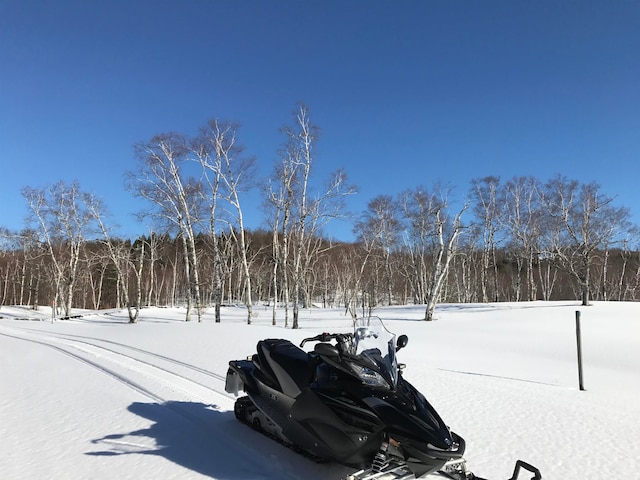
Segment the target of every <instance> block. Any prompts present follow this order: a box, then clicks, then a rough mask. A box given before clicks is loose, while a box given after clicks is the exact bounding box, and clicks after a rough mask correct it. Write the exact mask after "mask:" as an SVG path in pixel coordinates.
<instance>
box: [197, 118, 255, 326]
mask: <svg viewBox="0 0 640 480" xmlns="http://www.w3.org/2000/svg"><path fill="white" fill-rule="evenodd" d="M238 129H239V125H237V124H234V123H231V122H222V121H219V120H210V121H209V122H208V124H207V127H206V129H205V130H204V136H203V138H204V139H205V141H206V149H205V151H206V152H209V153H208V154H207V155H201V156H200V157H199V158H200V159H201V165H202V166H203V167H204V169H205V170H207V171H209V172H211V173H212V176H213V180H212V179H211V178H210V177H207V178H209V182H210V185H211V186H212V188H213V192H214V193H213V199H214V200H213V201H214V202H216V201H217V200H216V199H218V198H220V199H222V200H223V201H224V202H225V203H226V204H227V205H229V206H230V207H231V208H232V210H233V213H232V215H233V216H234V217H235V223H236V225H237V227H238V229H237V231H236V230H235V229H234V228H231V230H230V231H231V233H232V234H233V235H235V236H236V238H237V241H238V249H239V254H240V259H241V262H242V269H243V279H244V280H243V284H244V297H245V304H246V307H247V323H249V324H250V323H251V320H252V317H253V299H252V292H251V271H250V268H249V258H248V254H247V240H246V230H245V225H244V215H243V211H242V203H241V202H240V193H241V192H244V191H246V190H247V189H249V188H251V187H252V186H253V182H254V176H255V175H254V170H255V159H254V158H253V157H246V156H243V152H244V147H242V146H241V145H240V144H238V143H237V141H236V135H237V132H238ZM202 160H204V161H202ZM216 208H217V204H214V203H212V204H211V208H210V211H211V212H212V215H211V216H210V218H211V220H212V221H214V222H215V218H217V217H216ZM212 228H213V229H214V236H215V223H214V224H213V225H212ZM214 248H215V252H218V254H219V250H218V247H217V245H216V246H215V247H214ZM218 260H219V257H218ZM218 265H219V263H218ZM219 285H221V283H220V284H219Z"/></svg>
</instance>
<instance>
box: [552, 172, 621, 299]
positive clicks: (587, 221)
mask: <svg viewBox="0 0 640 480" xmlns="http://www.w3.org/2000/svg"><path fill="white" fill-rule="evenodd" d="M542 199H543V202H544V205H545V207H546V211H547V212H548V215H549V218H550V220H551V222H550V225H551V226H552V233H553V237H552V249H553V250H552V254H553V260H554V262H555V264H556V265H557V266H558V267H559V268H561V269H563V270H564V271H566V272H568V273H569V274H570V275H572V276H573V278H574V279H575V280H576V282H577V284H578V286H579V288H580V296H581V299H582V305H584V306H587V305H589V304H590V287H591V269H592V266H593V262H594V260H595V257H596V255H597V253H598V249H604V248H605V247H606V246H607V245H612V244H614V243H615V241H616V240H619V239H620V235H621V234H622V233H623V232H624V231H625V230H628V229H630V228H631V224H630V221H629V218H630V214H629V211H628V209H626V208H624V207H615V206H614V205H613V200H614V199H613V198H612V197H609V196H607V195H605V194H603V193H601V192H600V186H599V185H598V184H597V183H595V182H592V183H589V184H580V183H579V182H578V181H576V180H568V179H567V178H566V177H564V176H560V175H558V176H556V177H554V178H552V179H551V180H549V181H548V182H547V183H546V184H545V188H544V192H543V197H542Z"/></svg>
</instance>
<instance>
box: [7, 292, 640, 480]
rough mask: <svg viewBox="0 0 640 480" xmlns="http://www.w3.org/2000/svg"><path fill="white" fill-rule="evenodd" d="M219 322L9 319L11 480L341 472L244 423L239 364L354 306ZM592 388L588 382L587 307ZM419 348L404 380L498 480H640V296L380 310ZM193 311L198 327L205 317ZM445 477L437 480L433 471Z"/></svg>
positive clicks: (237, 312)
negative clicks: (289, 322) (623, 478)
mask: <svg viewBox="0 0 640 480" xmlns="http://www.w3.org/2000/svg"><path fill="white" fill-rule="evenodd" d="M257 310H258V315H257V318H256V319H255V320H254V322H253V324H252V325H250V326H249V325H246V318H245V316H246V312H245V310H244V309H243V308H239V307H226V308H224V309H223V312H222V323H219V324H216V323H215V322H214V321H213V317H212V314H210V313H207V314H206V315H205V317H204V320H203V322H202V323H198V322H197V321H195V320H194V321H192V322H189V323H187V322H184V321H183V320H184V310H183V309H179V308H175V309H170V308H166V309H161V308H149V309H144V310H142V312H141V315H140V321H139V323H138V324H136V325H130V324H128V323H127V316H126V312H125V311H99V312H92V311H76V312H75V313H78V314H80V315H81V316H80V317H79V318H76V319H72V320H56V321H51V318H50V315H51V313H50V311H48V310H47V309H44V308H43V309H41V310H40V311H37V312H34V311H32V310H29V309H28V308H24V307H7V306H4V307H2V308H0V317H1V318H0V451H1V452H2V462H0V478H3V479H22V478H51V479H79V478H92V479H110V478H122V479H128V478H131V479H158V478H163V479H168V478H180V479H200V478H213V479H220V480H240V479H243V480H244V479H296V478H304V479H310V480H315V479H317V480H320V479H328V478H341V477H342V476H343V475H345V474H346V473H347V471H348V470H346V469H345V468H343V467H341V466H338V465H332V464H316V463H313V462H311V461H309V460H307V459H305V458H303V457H301V456H299V455H297V454H295V453H293V452H292V451H290V450H288V449H286V448H284V447H282V446H280V445H278V444H276V443H275V442H273V441H272V440H269V439H268V438H266V437H263V436H262V435H260V434H258V433H256V432H253V431H252V430H251V429H249V428H247V427H246V426H244V425H241V424H240V423H239V422H237V421H236V420H235V418H234V415H233V403H234V397H233V396H231V395H229V394H227V393H226V392H225V391H224V378H225V374H226V371H227V363H228V361H229V360H231V359H238V358H245V357H246V356H247V355H248V354H250V353H252V351H253V350H254V348H255V344H256V342H257V341H258V340H259V339H262V338H274V337H282V338H288V339H290V340H292V341H293V342H294V343H299V342H300V340H301V339H302V338H304V337H308V336H311V335H315V334H316V333H319V332H323V331H344V332H346V331H349V330H350V325H351V321H350V319H349V318H348V317H345V316H344V314H343V311H341V310H323V309H316V308H314V309H311V310H306V311H302V312H301V320H300V324H301V329H299V330H291V329H285V328H284V327H283V326H282V320H280V325H279V326H271V312H270V310H267V308H266V307H264V310H262V307H258V309H257ZM576 311H580V312H581V323H582V335H583V338H582V347H583V359H584V383H585V388H586V391H580V390H579V389H578V372H577V353H576V335H575V312H576ZM374 314H375V315H378V316H380V317H381V318H382V319H383V320H384V321H385V324H386V325H387V327H388V328H389V329H390V330H392V331H394V332H395V333H397V334H402V333H404V334H407V335H408V336H409V344H408V345H407V347H406V348H405V349H404V350H402V351H401V352H400V353H399V360H400V361H401V362H403V363H405V364H406V365H407V367H406V369H405V371H404V375H405V377H406V378H407V379H408V380H409V381H410V382H411V383H413V384H414V385H415V386H416V387H417V388H418V389H419V390H420V391H422V392H423V393H424V394H425V395H426V396H427V398H428V399H429V400H430V401H431V403H432V404H433V405H434V406H435V407H436V409H437V410H438V412H439V413H440V414H441V416H442V417H443V418H444V419H445V421H446V422H447V423H448V424H449V425H450V427H451V428H452V429H453V430H455V431H456V432H458V433H459V434H460V435H462V436H463V437H464V438H465V440H466V441H467V453H466V455H465V457H466V458H467V461H468V465H469V467H470V468H471V469H472V470H473V471H474V472H475V473H477V474H478V475H481V476H484V477H487V478H490V479H492V480H494V479H495V480H503V479H507V478H509V477H510V476H511V473H512V471H513V465H514V462H515V460H516V459H518V458H521V459H523V460H525V461H528V462H529V463H532V464H534V465H536V466H538V468H540V470H541V472H542V475H543V478H545V479H563V480H572V479H575V480H578V479H580V480H582V479H603V478H605V479H606V478H618V476H619V475H620V474H622V472H625V473H624V474H625V475H629V474H630V475H631V476H632V477H633V476H634V475H635V474H634V473H633V472H638V471H639V470H640V442H638V441H637V439H638V438H640V422H639V421H638V418H640V402H638V401H637V398H638V394H639V393H640V349H639V347H640V303H604V302H601V303H595V304H594V305H593V306H591V307H581V306H579V304H578V303H576V302H531V303H497V304H471V305H458V304H446V305H439V306H438V307H437V308H436V321H434V322H423V321H419V320H420V319H421V318H422V316H423V315H424V308H423V307H421V306H417V307H413V306H412V307H389V308H378V309H376V310H375V311H374ZM194 318H195V317H194ZM434 478H436V477H434Z"/></svg>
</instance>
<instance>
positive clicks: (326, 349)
mask: <svg viewBox="0 0 640 480" xmlns="http://www.w3.org/2000/svg"><path fill="white" fill-rule="evenodd" d="M313 351H314V352H315V353H317V354H318V355H324V356H325V357H339V356H340V352H338V349H337V348H336V347H335V345H331V344H330V343H318V344H316V346H315V347H314V348H313Z"/></svg>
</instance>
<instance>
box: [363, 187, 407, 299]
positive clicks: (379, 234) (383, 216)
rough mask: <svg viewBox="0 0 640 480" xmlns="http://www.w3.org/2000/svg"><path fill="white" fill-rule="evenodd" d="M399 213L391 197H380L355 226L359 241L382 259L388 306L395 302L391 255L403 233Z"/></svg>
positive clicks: (372, 203) (375, 198)
mask: <svg viewBox="0 0 640 480" xmlns="http://www.w3.org/2000/svg"><path fill="white" fill-rule="evenodd" d="M398 213H399V211H398V205H397V203H396V202H395V201H394V200H393V198H392V197H391V196H389V195H378V196H377V197H374V198H373V199H372V200H370V201H369V203H368V204H367V209H366V210H365V212H364V214H363V215H362V217H361V219H360V220H359V221H357V222H356V223H355V226H354V232H356V235H357V238H358V240H359V241H361V242H363V244H364V245H365V247H368V248H367V250H369V249H370V250H371V251H376V252H377V253H378V254H379V255H380V256H381V257H382V265H383V268H384V280H385V283H386V296H387V299H386V301H387V304H388V305H391V303H392V301H393V294H392V281H393V275H392V271H391V254H392V252H393V251H394V250H395V249H396V248H397V247H398V244H399V240H400V237H401V232H402V224H401V221H400V219H399V218H398Z"/></svg>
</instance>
